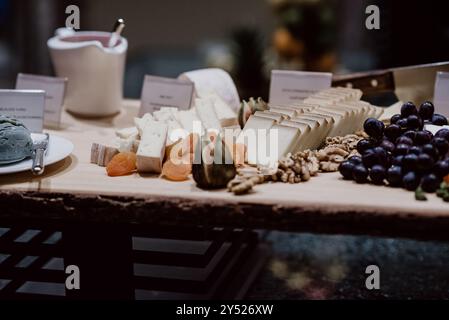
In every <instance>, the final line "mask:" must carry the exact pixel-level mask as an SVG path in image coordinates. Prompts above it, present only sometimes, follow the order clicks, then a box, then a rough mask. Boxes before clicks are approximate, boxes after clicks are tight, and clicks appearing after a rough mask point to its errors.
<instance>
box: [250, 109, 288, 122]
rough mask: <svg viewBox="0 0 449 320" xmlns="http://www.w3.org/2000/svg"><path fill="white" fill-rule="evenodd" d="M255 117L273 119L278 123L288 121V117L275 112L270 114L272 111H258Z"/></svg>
mask: <svg viewBox="0 0 449 320" xmlns="http://www.w3.org/2000/svg"><path fill="white" fill-rule="evenodd" d="M254 115H255V116H258V117H263V118H269V119H273V120H275V121H276V122H277V123H280V122H281V121H282V120H284V119H287V118H288V117H286V116H284V115H282V114H279V113H275V112H270V111H256V112H255V113H254Z"/></svg>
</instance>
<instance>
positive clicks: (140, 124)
mask: <svg viewBox="0 0 449 320" xmlns="http://www.w3.org/2000/svg"><path fill="white" fill-rule="evenodd" d="M153 122H154V118H153V116H152V115H151V113H145V114H144V115H143V116H142V118H134V124H135V125H136V128H137V131H138V132H139V135H140V136H142V133H143V130H144V128H145V127H146V126H147V125H148V124H151V123H153Z"/></svg>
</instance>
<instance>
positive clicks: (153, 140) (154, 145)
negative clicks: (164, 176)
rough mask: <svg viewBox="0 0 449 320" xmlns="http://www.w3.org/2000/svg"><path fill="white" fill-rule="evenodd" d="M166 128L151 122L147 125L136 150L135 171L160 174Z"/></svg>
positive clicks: (158, 123) (162, 124) (164, 125)
mask: <svg viewBox="0 0 449 320" xmlns="http://www.w3.org/2000/svg"><path fill="white" fill-rule="evenodd" d="M167 132H168V126H167V125H166V124H165V123H162V122H157V121H153V123H151V125H147V126H146V127H145V128H144V130H143V132H142V135H141V141H140V145H139V148H138V149H137V171H139V172H154V173H160V172H161V170H162V162H163V160H164V154H165V143H166V140H167Z"/></svg>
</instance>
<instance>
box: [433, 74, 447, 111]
mask: <svg viewBox="0 0 449 320" xmlns="http://www.w3.org/2000/svg"><path fill="white" fill-rule="evenodd" d="M433 102H434V104H435V112H436V113H439V114H442V115H444V116H445V117H449V72H437V76H436V79H435V92H434V95H433Z"/></svg>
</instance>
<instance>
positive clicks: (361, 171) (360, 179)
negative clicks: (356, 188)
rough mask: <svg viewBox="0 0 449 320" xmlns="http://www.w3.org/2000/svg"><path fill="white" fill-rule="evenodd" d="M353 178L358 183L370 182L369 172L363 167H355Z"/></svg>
mask: <svg viewBox="0 0 449 320" xmlns="http://www.w3.org/2000/svg"><path fill="white" fill-rule="evenodd" d="M352 178H353V179H354V181H355V182H357V183H365V182H366V181H367V180H368V170H367V169H366V168H365V167H364V166H363V165H358V166H355V167H354V169H353V170H352Z"/></svg>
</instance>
